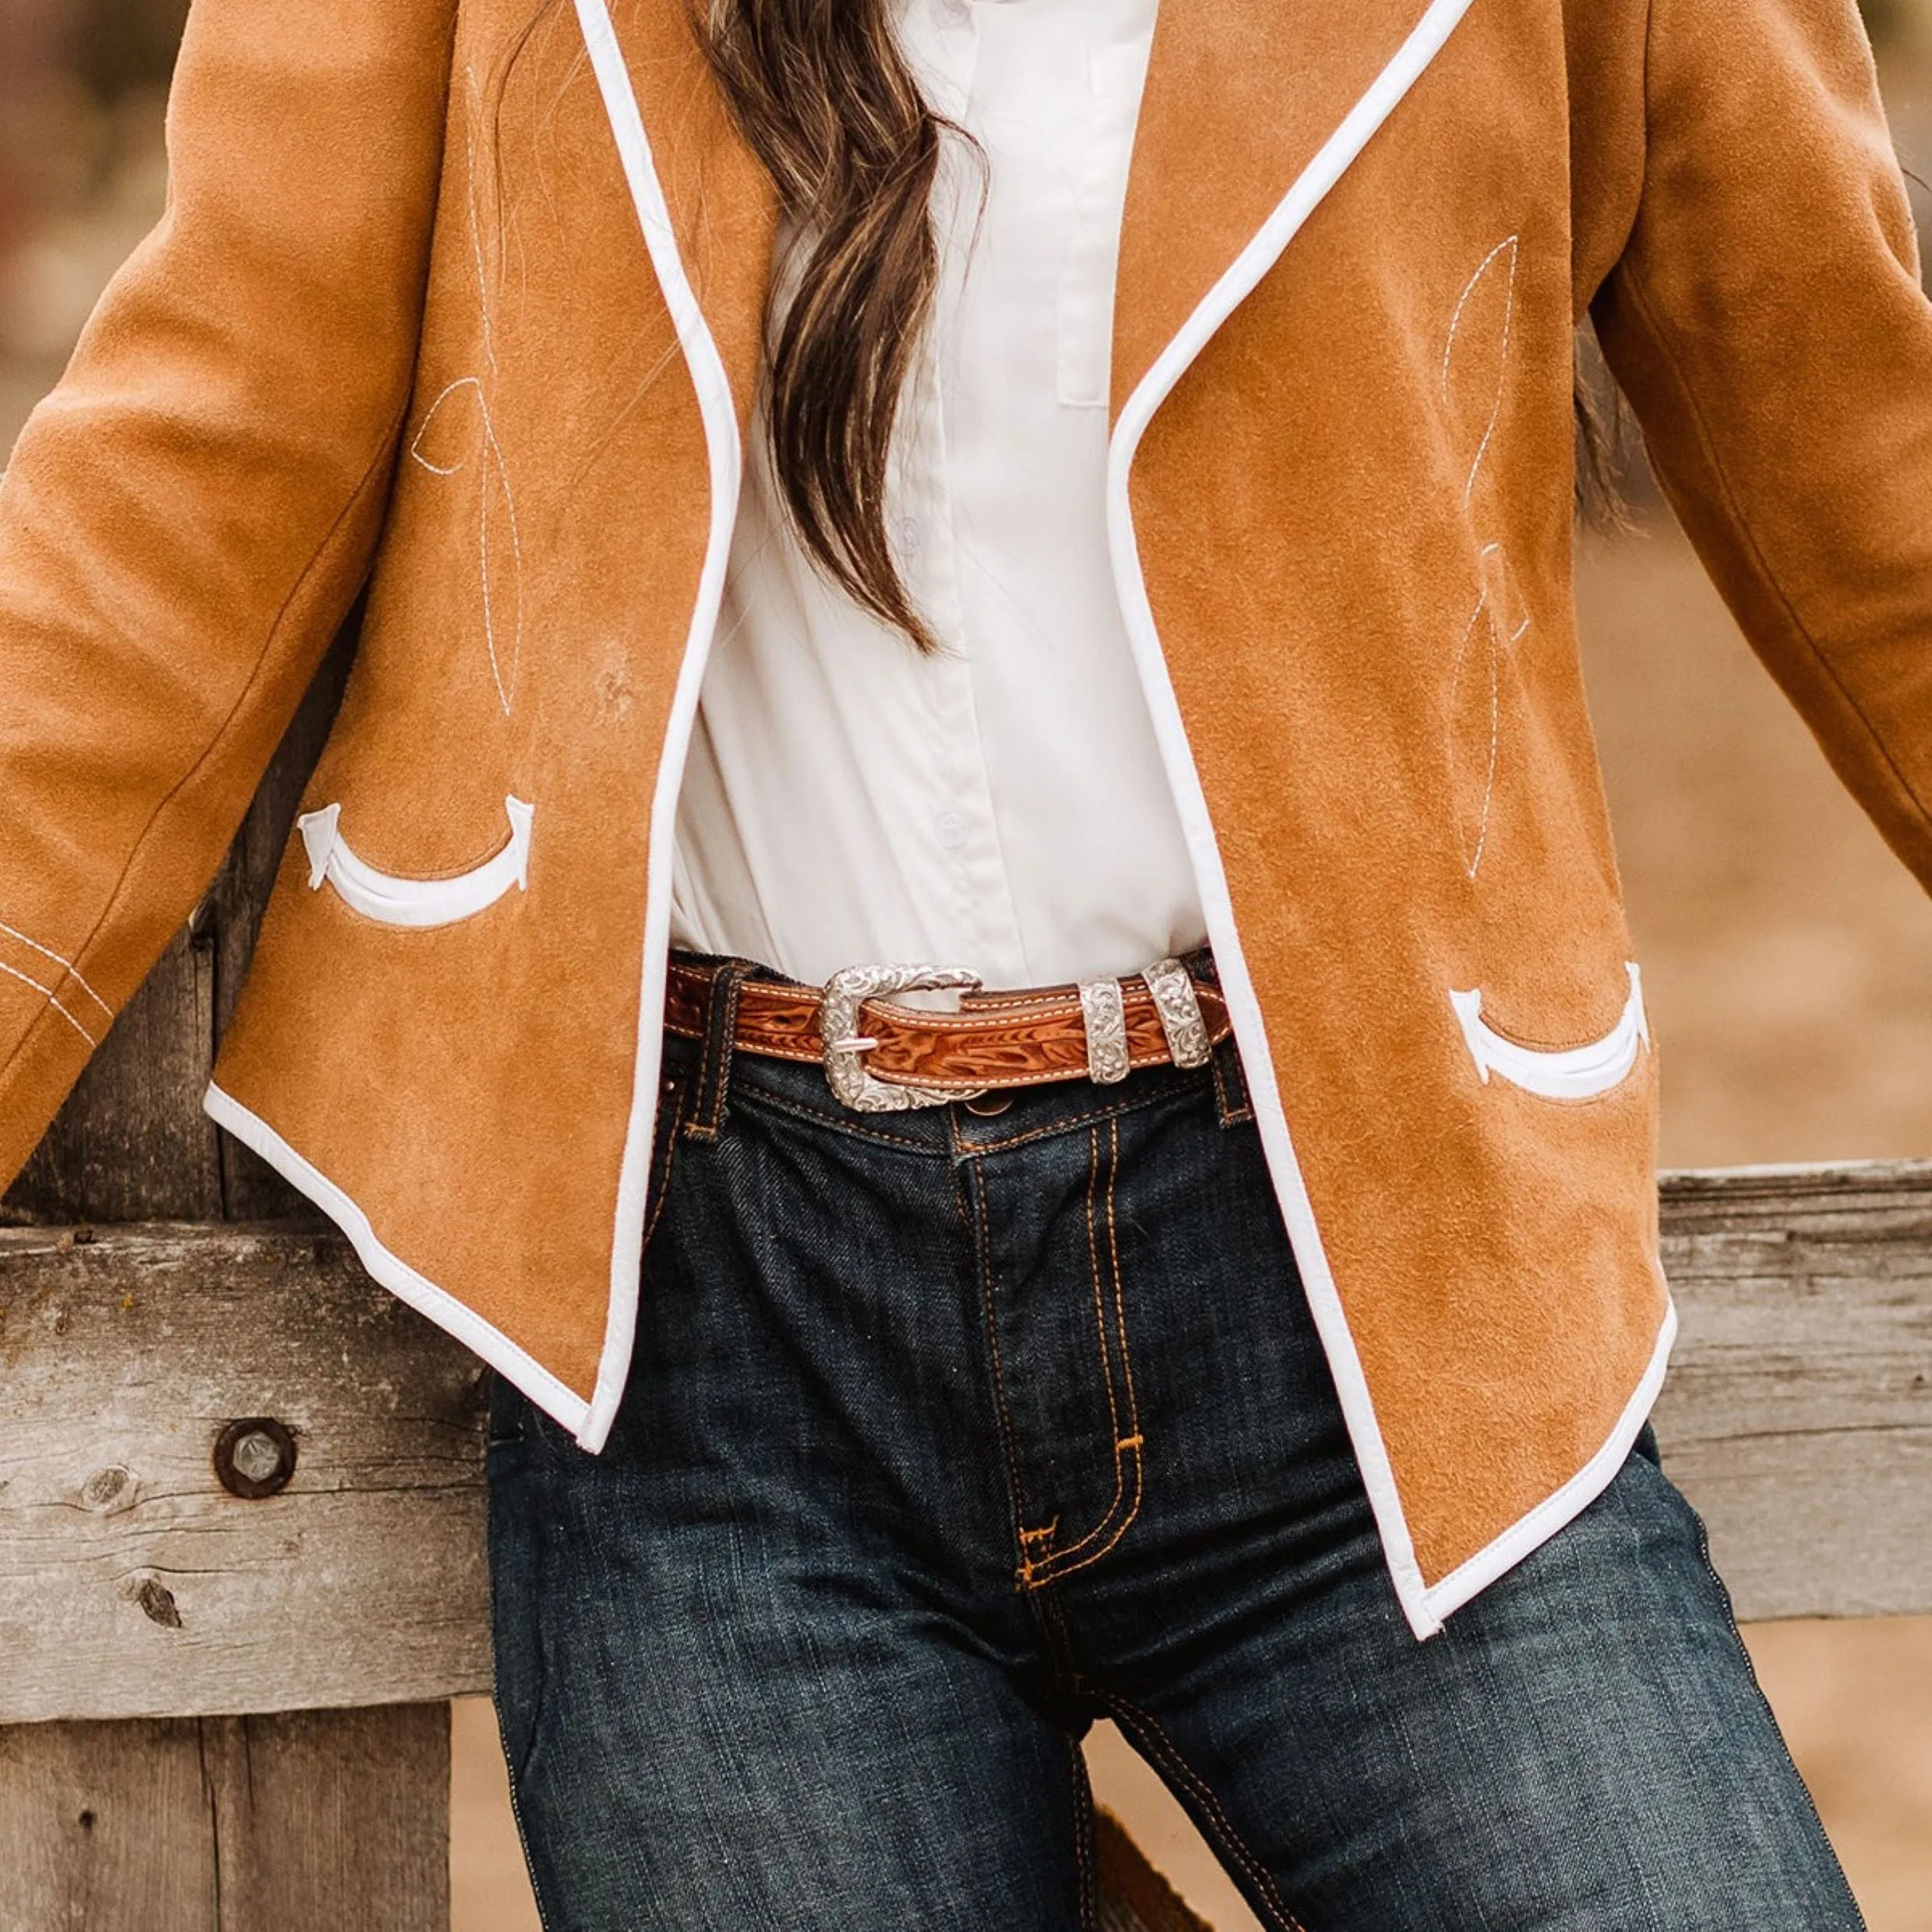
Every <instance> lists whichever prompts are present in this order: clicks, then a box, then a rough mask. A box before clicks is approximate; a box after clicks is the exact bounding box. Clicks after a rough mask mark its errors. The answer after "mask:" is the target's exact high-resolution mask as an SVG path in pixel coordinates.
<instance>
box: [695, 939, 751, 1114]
mask: <svg viewBox="0 0 1932 1932" xmlns="http://www.w3.org/2000/svg"><path fill="white" fill-rule="evenodd" d="M754 971H756V968H755V967H754V966H753V964H752V963H751V961H749V960H743V959H728V960H724V961H721V962H720V964H718V966H717V968H716V970H715V971H714V972H713V973H712V975H711V984H710V991H709V992H707V994H706V996H705V1002H704V1042H703V1049H702V1051H701V1052H700V1057H699V1060H698V1073H697V1084H696V1088H695V1090H694V1091H693V1093H692V1095H691V1105H690V1111H689V1115H688V1116H687V1117H686V1121H685V1123H684V1131H685V1133H686V1135H687V1136H688V1137H689V1138H690V1139H692V1140H693V1141H715V1140H716V1139H717V1137H718V1132H719V1130H720V1129H721V1128H722V1127H723V1126H724V1109H725V1105H726V1102H728V1099H729V1098H730V1094H731V1084H732V1049H733V1046H734V1045H735V1042H736V1040H737V1037H738V996H739V992H741V991H742V989H743V987H744V984H745V982H746V980H747V979H749V978H751V976H752V975H753V972H754Z"/></svg>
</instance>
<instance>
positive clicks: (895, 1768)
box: [489, 1042, 1860, 1932]
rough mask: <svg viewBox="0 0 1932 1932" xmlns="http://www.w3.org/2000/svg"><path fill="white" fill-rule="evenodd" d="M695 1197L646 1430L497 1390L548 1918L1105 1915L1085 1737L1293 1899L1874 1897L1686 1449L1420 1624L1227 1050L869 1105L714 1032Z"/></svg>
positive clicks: (1725, 1913) (1473, 1930) (1392, 1918)
mask: <svg viewBox="0 0 1932 1932" xmlns="http://www.w3.org/2000/svg"><path fill="white" fill-rule="evenodd" d="M727 1076H728V1077H727ZM981 1104H982V1105H986V1104H987V1103H984V1102H982V1103H981ZM656 1185H657V1193H656V1197H655V1205H654V1208H653V1211H652V1212H653V1219H652V1222H651V1225H650V1234H649V1236H648V1237H647V1240H648V1247H647V1260H646V1267H645V1294H644V1298H643V1313H642V1318H641V1325H640V1333H639V1337H638V1345H637V1352H636V1366H635V1369H634V1370H633V1375H632V1380H631V1384H630V1387H629V1392H628V1394H627V1395H626V1400H625V1402H624V1405H623V1408H622V1413H621V1416H620V1418H619V1423H618V1426H617V1428H616V1430H615V1434H614V1436H613V1438H612V1442H611V1444H610V1446H609V1447H608V1451H607V1452H606V1453H605V1454H604V1455H603V1456H602V1457H601V1458H595V1457H591V1456H588V1455H586V1454H583V1453H582V1452H581V1451H579V1450H578V1449H577V1448H576V1447H575V1446H574V1445H573V1444H572V1443H571V1442H570V1441H569V1439H568V1437H567V1436H566V1434H565V1433H564V1432H563V1431H562V1430H560V1429H559V1427H558V1426H556V1425H555V1423H552V1422H551V1421H549V1420H548V1419H547V1418H545V1417H544V1416H542V1415H541V1414H540V1413H539V1412H537V1411H536V1410H534V1408H532V1406H531V1405H530V1404H529V1403H528V1402H527V1401H525V1400H524V1399H523V1398H521V1397H520V1396H519V1395H518V1394H516V1392H515V1391H514V1390H513V1389H512V1388H510V1387H509V1385H508V1384H499V1390H498V1396H497V1400H496V1402H495V1409H494V1414H493V1418H492V1446H491V1449H490V1452H489V1461H490V1476H491V1549H492V1573H493V1580H494V1593H495V1628H496V1662H497V1701H498V1706H499V1713H500V1716H501V1719H502V1733H503V1741H504V1746H505V1749H506V1753H507V1754H508V1757H509V1765H510V1770H511V1774H512V1778H513V1786H514V1789H515V1791H516V1797H517V1803H518V1810H519V1817H520V1824H521V1828H522V1830H523V1832H524V1842H525V1846H526V1849H527V1852H528V1854H529V1858H530V1863H531V1872H532V1874H533V1876H534V1881H535V1884H536V1888H537V1892H538V1899H539V1900H540V1902H541V1906H542V1909H543V1912H544V1915H545V1923H546V1924H547V1925H548V1927H551V1928H552V1932H655V1929H657V1928H662V1929H663V1932H781V1929H782V1932H1072V1928H1075V1927H1093V1926H1094V1925H1095V1923H1096V1920H1095V1916H1094V1909H1093V1906H1092V1902H1091V1896H1090V1886H1091V1870H1092V1861H1091V1825H1090V1819H1089V1812H1088V1791H1087V1786H1086V1781H1085V1778H1084V1772H1083V1770H1082V1767H1081V1755H1080V1751H1079V1748H1078V1743H1077V1740H1078V1739H1079V1737H1080V1736H1081V1733H1082V1731H1083V1730H1084V1728H1085V1727H1086V1726H1088V1724H1089V1723H1090V1722H1091V1721H1092V1720H1093V1719H1095V1717H1098V1716H1105V1717H1110V1718H1112V1719H1114V1720H1115V1722H1117V1723H1118V1724H1119V1726H1120V1727H1121V1729H1123V1731H1124V1732H1125V1733H1126V1736H1128V1737H1129V1738H1130V1740H1132V1741H1133V1743H1134V1744H1135V1745H1136V1746H1137V1747H1138V1748H1139V1750H1141V1752H1142V1753H1143V1754H1144V1755H1145V1756H1146V1757H1147V1758H1148V1761H1150V1762H1151V1764H1152V1765H1154V1767H1155V1769H1156V1770H1157V1771H1158V1772H1159V1773H1160V1774H1161V1775H1162V1777H1163V1778H1164V1779H1165V1780H1166V1781H1167V1782H1168V1783H1169V1786H1171V1787H1172V1789H1173V1790H1174V1792H1175V1793H1176V1795H1177V1796H1178V1797H1179V1799H1180V1800H1181V1802H1182V1803H1183V1804H1184V1805H1185V1806H1186V1807H1187V1809H1188V1810H1190V1812H1191V1813H1192V1814H1193V1817H1194V1818H1195V1820H1196V1821H1197V1823H1198V1824H1199V1825H1200V1828H1201V1829H1202V1831H1203V1832H1204V1833H1205V1834H1206V1835H1207V1838H1208V1839H1209V1840H1210V1841H1211V1843H1212V1844H1213V1845H1214V1846H1215V1848H1216V1849H1217V1850H1218V1853H1219V1854H1220V1856H1221V1857H1222V1860H1223V1861H1224V1863H1225V1864H1226V1866H1227V1867H1228V1870H1229V1872H1230V1873H1231V1874H1232V1875H1233V1877H1234V1878H1235V1880H1236V1882H1237V1883H1238V1884H1239V1885H1240V1886H1241V1888H1243V1891H1245V1892H1246V1895H1247V1897H1248V1899H1250V1902H1251V1903H1252V1905H1253V1909H1254V1910H1255V1912H1256V1913H1257V1915H1258V1916H1260V1920H1261V1921H1262V1923H1264V1925H1267V1926H1268V1927H1274V1928H1281V1927H1296V1926H1300V1927H1306V1928H1307V1929H1308V1932H1508V1929H1513V1928H1529V1927H1536V1928H1539V1929H1543V1932H1558V1929H1560V1932H1583V1929H1584V1928H1586V1927H1588V1928H1590V1929H1591V1932H1719V1928H1722V1932H1840V1929H1841V1928H1850V1927H1856V1926H1858V1925H1859V1924H1860V1919H1859V1915H1858V1912H1857V1909H1856V1906H1854V1905H1853V1902H1852V1899H1851V1897H1850V1895H1849V1892H1848V1891H1847V1890H1846V1885H1845V1881H1844V1880H1843V1878H1842V1876H1841V1875H1840V1874H1839V1869H1838V1867H1837V1865H1836V1863H1835V1861H1834V1860H1833V1857H1832V1853H1831V1850H1830V1849H1829V1847H1828V1845H1827V1844H1826V1842H1825V1840H1824V1834H1823V1833H1822V1832H1821V1829H1820V1828H1819V1825H1818V1821H1817V1816H1816V1814H1814V1810H1813V1809H1812V1807H1811V1804H1810V1800H1809V1799H1808V1797H1807V1795H1806V1793H1805V1791H1804V1789H1803V1786H1802V1785H1801V1784H1800V1782H1799V1780H1798V1777H1797V1775H1796V1772H1795V1771H1794V1770H1793V1767H1792V1765H1791V1761H1790V1759H1789V1757H1788V1755H1787V1754H1786V1750H1785V1747H1784V1745H1783V1743H1782V1740H1780V1738H1779V1733H1778V1730H1777V1728H1776V1726H1775V1724H1774V1722H1773V1721H1772V1716H1771V1713H1770V1712H1769V1711H1768V1708H1766V1706H1765V1702H1764V1700H1763V1698H1761V1696H1760V1695H1759V1693H1758V1690H1757V1684H1756V1683H1755V1681H1754V1678H1753V1676H1752V1674H1751V1669H1750V1663H1749V1662H1748V1660H1747V1657H1746V1655H1745V1653H1744V1651H1743V1647H1742V1646H1741V1645H1740V1643H1739V1641H1738V1638H1737V1634H1736V1628H1735V1627H1734V1625H1733V1622H1732V1620H1731V1615H1730V1610H1729V1603H1728V1600H1727V1599H1726V1595H1725V1592H1724V1590H1723V1588H1722V1585H1720V1584H1719V1581H1718V1580H1717V1578H1715V1575H1714V1574H1712V1571H1711V1568H1710V1566H1709V1564H1708V1560H1707V1557H1706V1553H1705V1540H1704V1535H1703V1532H1702V1528H1701V1525H1700V1524H1699V1523H1698V1519H1697V1518H1696V1517H1695V1515H1694V1514H1693V1513H1692V1511H1691V1510H1690V1507H1689V1506H1688V1505H1687V1504H1686V1503H1685V1502H1684V1501H1683V1499H1682V1498H1681V1497H1680V1496H1679V1495H1678V1493H1677V1492H1676V1490H1674V1489H1673V1487H1672V1486H1671V1485H1670V1484H1669V1482H1667V1481H1666V1479H1665V1478H1664V1476H1663V1475H1662V1472H1661V1471H1660V1470H1659V1467H1658V1464H1657V1461H1656V1454H1655V1448H1654V1446H1653V1445H1652V1444H1651V1443H1650V1441H1649V1440H1648V1437H1646V1439H1645V1442H1644V1443H1643V1444H1642V1445H1641V1447H1640V1448H1639V1450H1638V1452H1637V1453H1636V1454H1633V1455H1632V1456H1631V1458H1630V1460H1629V1461H1628V1463H1627V1465H1626V1466H1625V1468H1624V1470H1623V1472H1622V1473H1621V1474H1620V1475H1619V1476H1618V1478H1617V1479H1616V1481H1615V1482H1614V1483H1613V1485H1612V1486H1611V1487H1610V1488H1609V1490H1608V1492H1607V1493H1606V1494H1605V1495H1604V1496H1603V1497H1602V1499H1601V1500H1599V1502H1598V1503H1597V1504H1595V1506H1594V1507H1592V1508H1591V1509H1590V1510H1589V1511H1588V1512H1587V1513H1586V1514H1584V1515H1583V1516H1582V1517H1581V1518H1579V1519H1578V1521H1577V1522H1575V1523H1574V1525H1572V1526H1571V1528H1567V1530H1565V1531H1564V1532H1562V1534H1560V1535H1558V1536H1557V1538H1556V1539H1555V1540H1554V1541H1553V1542H1551V1543H1549V1544H1548V1545H1547V1546H1545V1547H1544V1548H1543V1549H1542V1550H1541V1551H1540V1552H1539V1553H1538V1554H1536V1555H1535V1557H1532V1558H1531V1559H1530V1560H1528V1561H1527V1562H1526V1563H1525V1564H1522V1565H1521V1567H1519V1568H1518V1569H1517V1570H1516V1571H1514V1572H1513V1573H1512V1574H1510V1575H1509V1576H1507V1578H1504V1580H1503V1581H1502V1582H1500V1584H1498V1585H1496V1586H1495V1587H1494V1588H1493V1589H1492V1590H1490V1592H1488V1594H1487V1595H1485V1596H1483V1597H1482V1598H1481V1599H1479V1600H1478V1601H1477V1602H1475V1603H1474V1604H1473V1605H1472V1606H1470V1607H1468V1609H1465V1610H1463V1611H1461V1612H1460V1613H1458V1615H1457V1616H1455V1617H1454V1618H1453V1619H1452V1620H1451V1623H1450V1625H1449V1627H1448V1629H1447V1631H1446V1632H1445V1633H1444V1634H1443V1635H1441V1636H1440V1637H1438V1638H1434V1639H1433V1640H1432V1641H1430V1642H1428V1643H1426V1644H1418V1643H1417V1642H1416V1640H1415V1639H1414V1638H1412V1636H1411V1635H1410V1634H1409V1631H1408V1627H1407V1626H1406V1625H1405V1623H1404V1622H1403V1620H1402V1618H1401V1614H1400V1613H1399V1612H1398V1609H1397V1606H1396V1604H1395V1601H1394V1596H1393V1594H1392V1592H1391V1588H1390V1587H1389V1585H1388V1583H1387V1579H1386V1578H1385V1576H1384V1571H1383V1567H1382V1561H1381V1557H1380V1553H1379V1551H1378V1549H1377V1542H1376V1538H1375V1533H1374V1530H1373V1525H1372V1524H1371V1521H1370V1514H1369V1509H1368V1505H1367V1502H1366V1498H1365V1497H1364V1494H1363V1488H1362V1484H1361V1482H1360V1480H1359V1477H1358V1475H1357V1473H1356V1465H1355V1462H1354V1460H1353V1458H1352V1455H1351V1454H1350V1452H1349V1443H1348V1440H1347V1437H1346V1436H1345V1433H1344V1430H1343V1426H1342V1422H1341V1415H1340V1413H1339V1412H1338V1408H1337V1405H1336V1401H1335V1397H1334V1391H1333V1389H1332V1387H1331V1384H1330V1381H1329V1378H1328V1375H1327V1370H1326V1368H1325V1366H1324V1361H1323V1357H1322V1353H1321V1350H1320V1346H1319V1345H1318V1344H1317V1340H1316V1337H1315V1334H1314V1331H1313V1327H1312V1325H1311V1323H1310V1318H1309V1316H1308V1313H1307V1311H1306V1306H1305V1305H1304V1302H1303V1296H1302V1293H1301V1290H1300V1287H1299V1282H1298V1281H1297V1278H1296V1269H1295V1264H1294V1262H1293V1260H1292V1257H1291V1254H1290V1252H1289V1246H1288V1242H1287V1239H1286V1236H1285V1232H1284V1231H1283V1229H1282V1222H1281V1220H1280V1218H1279V1215H1278V1211H1277V1208H1276V1206H1275V1203H1274V1196H1273V1193H1272V1192H1271V1188H1270V1185H1269V1182H1268V1177H1267V1173H1266V1172H1265V1170H1264V1165H1263V1161H1262V1155H1261V1150H1260V1143H1259V1141H1258V1139H1257V1135H1256V1132H1255V1130H1254V1127H1253V1123H1252V1121H1251V1119H1250V1117H1249V1116H1248V1114H1247V1112H1246V1108H1245V1105H1244V1104H1243V1091H1242V1088H1241V1085H1240V1073H1239V1062H1238V1059H1237V1058H1236V1056H1235V1054H1234V1052H1232V1049H1226V1048H1224V1049H1222V1052H1221V1053H1220V1055H1219V1056H1218V1059H1217V1061H1216V1063H1215V1065H1214V1066H1212V1067H1211V1068H1208V1069H1204V1070H1200V1071H1197V1072H1193V1073H1183V1072H1180V1071H1179V1070H1175V1069H1173V1068H1165V1067H1164V1068H1158V1069H1153V1070H1148V1071H1144V1072H1141V1073H1138V1074H1133V1075H1132V1076H1131V1077H1130V1078H1129V1079H1128V1080H1127V1081H1126V1083H1125V1084H1123V1085H1120V1086H1118V1087H1115V1088H1097V1087H1095V1086H1092V1085H1090V1084H1087V1083H1085V1082H1084V1081H1082V1082H1077V1083H1067V1084H1059V1085H1055V1086H1049V1087H1047V1088H1042V1089H1038V1090H1035V1091H1028V1092H1026V1093H1024V1094H1022V1095H1021V1096H1020V1097H1019V1098H1017V1099H1015V1100H1014V1102H1013V1103H1012V1104H1011V1105H1010V1106H1009V1107H1007V1109H1005V1110H1004V1111H1003V1112H997V1113H975V1112H971V1111H970V1110H969V1109H968V1108H967V1107H964V1106H960V1105H954V1106H950V1107H947V1108H942V1109H936V1110H934V1111H930V1112H918V1113H913V1114H904V1115H897V1116H858V1115H854V1114H850V1113H847V1112H844V1111H843V1110H842V1109H841V1108H840V1107H839V1105H837V1102H834V1100H833V1099H832V1098H831V1097H830V1094H829V1093H828V1091H827V1088H826V1084H825V1081H824V1079H823V1076H822V1075H821V1074H820V1073H819V1072H818V1071H817V1070H816V1069H814V1068H812V1067H809V1066H787V1065H784V1064H783V1063H777V1062H774V1061H769V1060H757V1059H752V1058H750V1057H749V1056H737V1057H735V1059H734V1058H732V1057H730V1056H724V1055H721V1054H717V1053H715V1052H713V1053H711V1054H710V1055H708V1056H707V1054H706V1053H704V1052H700V1051H699V1050H698V1049H695V1048H687V1047H685V1046H682V1045H679V1044H678V1043H676V1042H673V1044H672V1057H671V1060H670V1063H669V1064H668V1069H667V1078H666V1083H665V1098H664V1102H663V1125H662V1132H661V1146H660V1155H659V1169H658V1176H657V1177H656Z"/></svg>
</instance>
